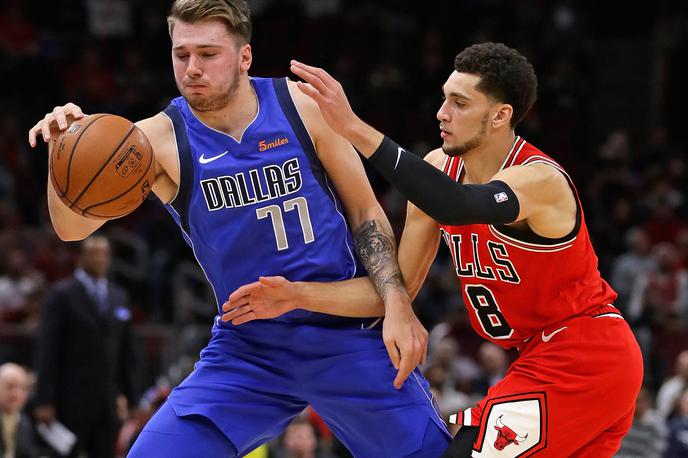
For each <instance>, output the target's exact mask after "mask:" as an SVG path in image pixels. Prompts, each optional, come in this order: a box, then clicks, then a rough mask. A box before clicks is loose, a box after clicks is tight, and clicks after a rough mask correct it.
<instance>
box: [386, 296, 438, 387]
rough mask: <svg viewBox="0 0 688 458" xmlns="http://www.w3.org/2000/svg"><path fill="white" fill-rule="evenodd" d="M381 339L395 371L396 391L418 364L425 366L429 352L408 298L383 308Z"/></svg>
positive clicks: (421, 327) (424, 334) (425, 335)
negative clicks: (383, 318)
mask: <svg viewBox="0 0 688 458" xmlns="http://www.w3.org/2000/svg"><path fill="white" fill-rule="evenodd" d="M403 302H406V303H405V304H404V303H403ZM382 340H383V341H384V343H385V347H387V353H389V357H390V359H391V360H392V364H393V365H394V368H395V369H397V376H396V378H395V379H394V387H395V388H397V389H399V388H401V386H402V385H403V384H404V381H405V380H406V378H407V377H408V376H409V375H410V374H411V372H413V370H414V369H415V368H416V366H417V365H419V364H425V358H426V356H427V349H428V331H426V330H425V328H424V327H423V325H422V324H420V321H418V318H417V317H416V314H415V313H413V309H412V308H411V304H410V303H408V299H406V300H405V301H402V302H401V303H397V304H388V305H387V306H386V312H385V320H384V322H383V324H382Z"/></svg>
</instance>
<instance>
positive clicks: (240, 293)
mask: <svg viewBox="0 0 688 458" xmlns="http://www.w3.org/2000/svg"><path fill="white" fill-rule="evenodd" d="M256 288H260V283H258V282H253V283H249V284H247V285H243V286H240V287H239V288H238V289H236V290H235V291H234V292H233V293H232V294H230V295H229V297H228V298H227V300H228V301H229V302H236V301H238V300H239V299H241V298H242V297H244V296H250V295H251V293H252V292H254V291H255V290H256Z"/></svg>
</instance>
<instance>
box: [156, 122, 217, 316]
mask: <svg viewBox="0 0 688 458" xmlns="http://www.w3.org/2000/svg"><path fill="white" fill-rule="evenodd" d="M162 114H163V115H164V116H165V117H166V118H167V119H168V121H170V125H171V126H172V136H173V137H174V147H175V149H176V150H177V167H179V184H178V185H177V192H176V194H175V195H174V197H173V198H172V200H170V201H169V202H168V203H167V204H165V205H167V206H168V207H169V208H170V210H172V211H173V212H174V214H175V215H177V218H179V223H178V224H177V225H178V226H179V229H181V231H182V234H184V235H185V236H186V239H187V240H188V241H189V244H190V245H191V251H192V252H193V255H194V258H196V262H197V263H198V266H199V267H200V268H201V270H202V271H203V275H205V279H206V280H207V281H208V283H209V284H210V287H211V288H212V289H213V296H215V303H216V305H217V309H218V311H219V310H220V302H219V301H218V299H217V293H216V292H215V286H214V285H213V282H211V281H210V278H209V277H208V274H207V273H206V271H205V269H204V268H203V264H201V261H200V260H199V259H198V256H196V248H195V247H194V243H193V240H191V236H190V235H189V234H187V233H186V231H185V230H184V228H183V227H182V224H181V223H182V217H181V216H180V215H179V213H178V212H177V210H175V208H174V207H173V206H172V202H174V201H175V200H176V199H177V196H178V195H179V190H180V189H181V187H182V166H181V160H180V158H179V145H178V144H177V134H176V132H175V130H174V123H173V122H172V119H170V117H169V116H167V114H165V113H164V112H163V113H162ZM189 154H191V149H190V147H189ZM189 192H191V190H189ZM187 211H188V209H187ZM189 229H191V227H190V226H189ZM219 317H220V316H219V315H218V318H219ZM216 321H217V320H216Z"/></svg>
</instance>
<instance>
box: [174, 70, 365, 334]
mask: <svg viewBox="0 0 688 458" xmlns="http://www.w3.org/2000/svg"><path fill="white" fill-rule="evenodd" d="M250 81H251V85H252V87H253V89H254V90H255V93H256V95H257V98H258V114H257V115H256V117H255V119H254V120H253V122H251V124H250V125H249V126H248V127H247V128H246V130H245V131H244V132H243V135H242V136H241V138H238V139H235V138H233V137H231V136H230V135H227V134H225V133H223V132H220V131H218V130H215V129H212V128H211V127H208V126H207V125H205V124H204V123H203V122H201V121H200V120H199V119H198V118H197V117H196V116H195V115H194V114H193V112H192V111H191V109H190V108H189V106H188V104H187V103H186V101H185V100H184V98H183V97H178V98H176V99H174V100H172V102H171V103H170V105H169V106H168V107H167V108H166V109H165V110H164V112H163V113H164V114H165V115H166V116H167V117H168V118H169V119H170V121H171V122H172V126H173V128H174V135H175V139H176V142H177V149H178V152H179V164H180V185H179V191H178V193H177V195H176V196H175V198H174V199H173V200H172V202H170V204H168V205H166V208H167V210H168V211H169V212H170V213H171V214H172V216H173V217H174V219H175V221H176V222H177V224H178V225H179V226H180V228H181V230H182V233H183V236H184V238H185V240H186V241H187V243H188V244H189V245H190V246H191V248H192V249H193V252H194V255H195V256H196V259H197V260H198V263H199V264H200V266H201V268H202V269H203V271H204V272H205V275H206V277H207V278H208V281H209V282H210V284H211V285H212V287H213V290H214V293H215V297H216V300H217V304H218V313H220V314H221V313H222V312H221V310H220V307H221V305H222V303H224V301H225V300H227V297H228V296H229V294H230V293H232V292H233V291H234V290H235V289H237V288H238V287H239V286H241V285H244V284H246V283H250V282H254V281H256V280H257V279H258V277H259V276H261V275H263V276H269V275H282V276H284V277H285V278H287V279H289V280H292V281H338V280H344V279H348V278H352V277H355V276H360V275H365V274H366V273H365V271H364V270H363V268H362V267H361V265H360V263H359V261H358V260H357V258H356V254H355V252H354V244H353V239H352V235H351V231H350V230H349V228H348V225H347V221H346V218H345V215H344V208H343V206H342V203H341V201H340V199H339V197H338V195H337V193H336V191H335V190H334V188H333V186H332V184H331V183H330V181H329V179H328V177H327V174H326V173H325V170H324V168H323V166H322V164H321V163H320V161H319V160H318V157H317V155H316V152H315V148H314V145H313V143H312V141H311V138H310V136H309V134H308V132H307V131H306V128H305V126H304V124H303V122H302V120H301V117H300V115H299V113H298V111H297V109H296V106H295V105H294V102H293V100H292V98H291V95H290V93H289V89H288V87H287V79H286V78H282V79H269V78H251V80H250ZM324 319H328V320H329V319H332V318H331V317H327V316H326V315H322V314H318V313H310V312H306V311H303V310H295V311H293V312H291V313H288V314H286V315H284V316H282V317H280V318H277V319H276V320H278V321H294V320H306V321H314V320H315V321H317V320H324ZM216 321H219V320H216ZM218 324H219V323H218Z"/></svg>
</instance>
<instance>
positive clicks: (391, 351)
mask: <svg viewBox="0 0 688 458" xmlns="http://www.w3.org/2000/svg"><path fill="white" fill-rule="evenodd" d="M383 342H384V344H385V347H386V348H387V354H388V355H389V359H390V360H391V361H392V366H394V368H395V369H399V360H400V359H401V356H400V355H399V349H398V348H397V346H396V344H395V343H394V340H389V341H386V340H384V339H383Z"/></svg>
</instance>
